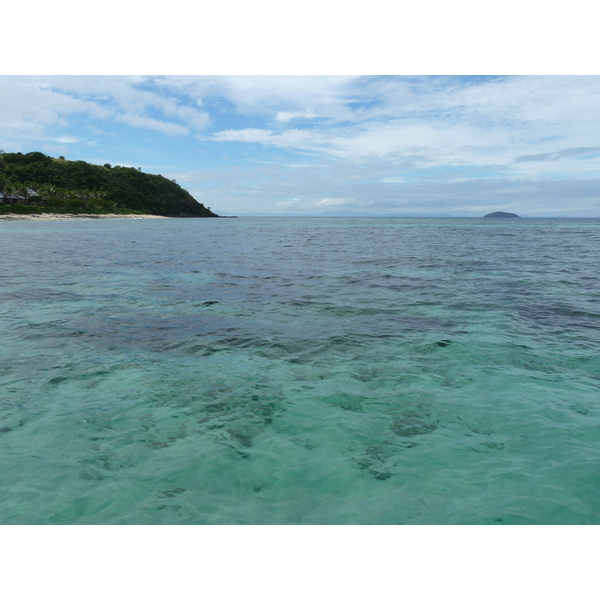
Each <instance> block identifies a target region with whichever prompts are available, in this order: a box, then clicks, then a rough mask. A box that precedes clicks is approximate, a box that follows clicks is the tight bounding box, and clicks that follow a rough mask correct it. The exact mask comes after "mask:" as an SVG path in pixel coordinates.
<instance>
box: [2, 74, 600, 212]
mask: <svg viewBox="0 0 600 600" xmlns="http://www.w3.org/2000/svg"><path fill="white" fill-rule="evenodd" d="M599 106H600V77H599V76H490V77H487V76H376V75H369V76H325V75H317V76H300V75H293V76H251V75H241V76H214V75H210V76H178V75H168V76H157V75H154V76H148V77H142V76H135V77H129V76H99V75H96V76H83V75H77V76H72V75H63V76H49V75H43V76H34V75H30V76H18V75H3V76H0V148H1V149H3V150H4V151H7V152H17V151H18V152H30V151H33V150H41V151H42V152H45V153H46V154H50V155H51V156H59V155H63V156H65V157H66V158H67V159H71V160H85V161H88V162H92V163H96V164H104V163H106V162H109V163H111V164H113V165H117V164H120V165H128V166H129V165H130V166H135V167H140V168H141V169H142V170H143V171H146V172H150V173H161V174H163V175H165V176H168V177H169V178H174V179H176V180H177V182H178V183H180V184H181V185H182V186H183V187H185V188H186V189H187V190H188V191H189V192H190V193H191V194H192V195H193V196H194V197H195V198H196V199H197V200H199V201H200V202H203V203H204V204H205V205H207V206H210V207H211V208H212V209H213V210H214V211H216V212H217V213H219V214H223V215H240V216H241V215H357V216H358V215H391V216H396V215H397V216H403V215H407V216H429V215H431V216H434V215H440V216H481V215H482V214H485V213H487V212H490V211H493V210H505V211H510V212H516V213H518V214H520V215H523V216H531V217H535V216H574V217H581V216H600V175H599V173H600V111H599V110H598V107H599Z"/></svg>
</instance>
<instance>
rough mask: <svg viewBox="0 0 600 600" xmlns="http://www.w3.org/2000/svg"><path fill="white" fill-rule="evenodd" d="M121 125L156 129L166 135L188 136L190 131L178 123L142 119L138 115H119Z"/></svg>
mask: <svg viewBox="0 0 600 600" xmlns="http://www.w3.org/2000/svg"><path fill="white" fill-rule="evenodd" d="M115 120H117V121H119V122H120V123H126V124H127V125H131V126H132V127H142V128H145V129H154V130H155V131H160V132H162V133H166V134H167V135H187V134H188V133H189V129H188V128H187V127H184V126H183V125H178V124H177V123H167V122H165V121H157V120H156V119H152V118H150V117H140V116H138V115H118V116H117V117H116V119H115Z"/></svg>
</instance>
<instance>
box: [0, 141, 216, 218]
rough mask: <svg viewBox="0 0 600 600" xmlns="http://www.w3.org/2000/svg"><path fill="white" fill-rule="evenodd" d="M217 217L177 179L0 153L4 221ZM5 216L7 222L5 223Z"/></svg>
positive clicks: (41, 156)
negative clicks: (27, 218)
mask: <svg viewBox="0 0 600 600" xmlns="http://www.w3.org/2000/svg"><path fill="white" fill-rule="evenodd" d="M3 215H5V216H6V217H9V216H10V217H13V216H17V215H23V216H26V215H29V216H30V217H31V218H44V217H46V216H48V217H49V216H50V215H56V216H58V215H63V216H64V218H69V217H78V218H111V217H124V216H139V217H144V216H154V217H186V218H199V217H218V216H219V215H217V214H215V213H214V212H212V211H211V210H210V208H209V207H206V206H204V204H201V203H200V202H198V201H197V200H196V199H195V198H194V197H193V196H192V195H191V194H190V193H189V192H188V191H187V190H184V189H183V188H182V187H181V186H180V185H178V184H177V182H176V181H175V180H174V179H167V178H166V177H163V176H162V175H152V174H149V173H143V172H142V171H141V169H139V168H138V169H136V168H135V167H123V166H118V165H117V166H112V165H110V164H109V163H106V164H104V165H94V164H90V163H87V162H85V161H83V160H75V161H73V160H66V159H65V158H64V157H62V156H61V157H59V158H52V157H51V156H46V155H45V154H43V153H42V152H29V153H28V154H22V153H21V152H15V153H8V152H4V153H0V218H2V216H3ZM6 217H5V218H6Z"/></svg>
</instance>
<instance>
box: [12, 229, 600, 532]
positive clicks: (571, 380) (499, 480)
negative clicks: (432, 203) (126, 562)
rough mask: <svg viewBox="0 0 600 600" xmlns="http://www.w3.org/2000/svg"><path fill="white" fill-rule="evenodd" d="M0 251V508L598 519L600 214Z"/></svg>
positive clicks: (320, 518) (147, 234)
mask: <svg viewBox="0 0 600 600" xmlns="http://www.w3.org/2000/svg"><path fill="white" fill-rule="evenodd" d="M0 247H1V249H2V252H1V253H0V264H1V270H0V335H1V338H0V339H1V343H0V523H3V524H9V523H14V524H17V523H19V524H26V523H37V524H50V523H62V524H67V523H78V524H86V523H103V524H109V523H123V524H134V523H149V524H153V523H157V524H158V523H170V524H176V523H181V524H246V523H247V524H270V523H273V524H294V523H301V524H338V523H339V524H363V523H364V524H396V523H399V524H535V523H540V524H541V523H543V524H553V523H554V524H559V523H568V524H592V523H594V524H598V523H600V493H599V492H600V353H599V352H598V348H599V345H598V344H599V342H600V307H599V306H600V305H599V301H600V268H599V267H600V260H599V259H600V220H561V219H553V220H544V219H531V220H530V219H527V220H525V219H522V220H518V221H512V220H487V219H384V218H381V219H349V218H346V219H342V218H340V219H336V218H314V219H300V218H294V219H285V218H264V219H263V218H260V219H259V218H240V219H220V220H214V219H207V220H202V219H189V220H186V219H172V220H147V221H146V220H105V221H69V222H10V223H7V222H4V223H1V222H0Z"/></svg>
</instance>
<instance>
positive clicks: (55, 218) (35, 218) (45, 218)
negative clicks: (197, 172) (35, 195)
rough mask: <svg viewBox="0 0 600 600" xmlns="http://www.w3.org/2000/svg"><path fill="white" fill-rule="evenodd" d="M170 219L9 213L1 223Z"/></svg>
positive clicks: (111, 215)
mask: <svg viewBox="0 0 600 600" xmlns="http://www.w3.org/2000/svg"><path fill="white" fill-rule="evenodd" d="M168 218H170V217H159V216H158V215H115V214H106V215H90V214H80V215H72V214H61V213H41V214H37V215H17V214H14V213H9V214H6V215H0V221H64V220H67V219H168Z"/></svg>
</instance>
